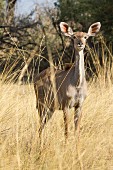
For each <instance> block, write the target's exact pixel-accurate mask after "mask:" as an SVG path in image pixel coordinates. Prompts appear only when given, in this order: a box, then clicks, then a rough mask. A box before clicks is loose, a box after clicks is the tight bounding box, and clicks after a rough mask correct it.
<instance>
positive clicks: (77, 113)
mask: <svg viewBox="0 0 113 170" xmlns="http://www.w3.org/2000/svg"><path fill="white" fill-rule="evenodd" d="M81 117H82V112H81V107H80V106H78V107H75V113H74V125H75V131H76V130H77V129H78V128H79V127H78V126H80V120H81Z"/></svg>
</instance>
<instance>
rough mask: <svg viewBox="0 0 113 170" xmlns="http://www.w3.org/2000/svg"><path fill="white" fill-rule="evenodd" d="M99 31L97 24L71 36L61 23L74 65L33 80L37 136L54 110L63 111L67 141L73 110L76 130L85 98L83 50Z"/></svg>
mask: <svg viewBox="0 0 113 170" xmlns="http://www.w3.org/2000/svg"><path fill="white" fill-rule="evenodd" d="M100 27H101V24H100V22H96V23H94V24H92V25H91V26H90V27H89V29H88V33H85V32H75V33H74V32H73V31H72V29H71V28H70V27H69V26H68V24H67V23H65V22H61V23H60V29H61V31H62V33H63V34H64V35H65V36H68V37H69V38H71V40H72V43H73V46H74V55H75V62H74V64H73V65H72V66H71V67H69V68H67V69H64V70H58V69H54V72H52V73H51V69H50V68H48V69H46V70H44V71H42V72H41V73H40V74H39V75H37V76H36V78H35V81H34V89H35V94H36V107H37V109H38V114H39V117H40V129H39V133H40V134H41V132H42V129H43V127H44V125H45V124H46V122H47V121H48V120H49V119H50V118H51V116H52V114H53V112H54V111H55V109H57V110H58V109H62V110H63V115H64V125H65V136H66V137H67V135H68V119H67V116H68V114H69V112H70V109H71V108H72V107H74V124H75V129H76V128H77V125H78V120H79V118H80V116H81V107H82V104H83V102H84V100H85V98H86V96H87V84H86V79H85V69H84V54H83V50H84V48H85V45H86V40H87V39H88V38H89V37H90V36H95V35H96V33H97V32H98V31H99V30H100ZM51 77H53V78H54V83H55V86H54V85H53V81H52V78H51Z"/></svg>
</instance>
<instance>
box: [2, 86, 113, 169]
mask: <svg viewBox="0 0 113 170" xmlns="http://www.w3.org/2000/svg"><path fill="white" fill-rule="evenodd" d="M88 89H89V90H88V97H87V99H86V101H85V103H84V106H83V109H82V113H83V116H82V120H81V125H80V132H75V133H74V124H73V110H72V111H71V112H70V115H69V138H68V140H67V143H65V139H64V133H63V132H64V124H63V114H62V111H56V112H55V113H54V115H53V117H52V119H51V120H50V121H49V122H48V124H47V125H46V127H45V129H44V131H43V134H42V145H41V146H40V142H39V137H38V128H39V122H38V114H37V113H36V109H35V94H34V90H33V86H32V85H22V86H18V85H16V84H2V83H0V169H1V170H17V169H19V170H79V169H82V170H113V85H111V86H110V87H107V88H105V87H104V86H103V85H102V83H101V85H99V84H98V83H92V84H89V87H88Z"/></svg>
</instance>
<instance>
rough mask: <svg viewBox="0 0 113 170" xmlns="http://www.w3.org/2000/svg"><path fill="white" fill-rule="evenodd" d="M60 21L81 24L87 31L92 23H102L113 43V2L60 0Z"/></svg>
mask: <svg viewBox="0 0 113 170" xmlns="http://www.w3.org/2000/svg"><path fill="white" fill-rule="evenodd" d="M58 8H59V10H60V11H61V12H60V15H59V17H60V20H64V21H70V20H73V21H74V22H76V23H77V22H79V23H81V25H83V26H84V29H86V28H87V27H88V26H89V25H90V24H91V23H92V22H95V21H100V22H101V23H102V30H104V35H105V37H106V38H107V41H112V42H113V39H112V37H113V22H112V21H113V15H112V10H113V1H112V0H99V1H98V0H95V1H93V0H76V1H75V0H58Z"/></svg>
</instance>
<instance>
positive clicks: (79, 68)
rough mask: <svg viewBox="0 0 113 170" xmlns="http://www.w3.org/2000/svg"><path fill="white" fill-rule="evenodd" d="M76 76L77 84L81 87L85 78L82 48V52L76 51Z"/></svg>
mask: <svg viewBox="0 0 113 170" xmlns="http://www.w3.org/2000/svg"><path fill="white" fill-rule="evenodd" d="M75 77H76V78H77V79H78V80H77V82H78V83H77V86H78V87H81V86H82V84H83V83H84V79H85V69H84V53H83V50H81V51H80V52H78V51H75Z"/></svg>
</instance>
